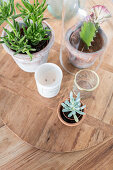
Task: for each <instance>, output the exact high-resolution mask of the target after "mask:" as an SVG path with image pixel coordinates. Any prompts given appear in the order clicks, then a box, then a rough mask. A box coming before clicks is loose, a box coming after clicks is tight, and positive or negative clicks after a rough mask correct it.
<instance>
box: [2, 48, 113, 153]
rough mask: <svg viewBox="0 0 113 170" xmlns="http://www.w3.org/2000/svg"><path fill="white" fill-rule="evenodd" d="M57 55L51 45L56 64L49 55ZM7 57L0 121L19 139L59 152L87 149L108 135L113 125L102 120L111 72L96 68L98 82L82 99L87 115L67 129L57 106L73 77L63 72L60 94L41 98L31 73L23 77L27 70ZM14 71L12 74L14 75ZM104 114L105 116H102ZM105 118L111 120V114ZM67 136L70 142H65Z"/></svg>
mask: <svg viewBox="0 0 113 170" xmlns="http://www.w3.org/2000/svg"><path fill="white" fill-rule="evenodd" d="M58 54H59V52H57V51H56V50H55V48H53V50H51V54H50V58H49V60H50V61H51V62H53V63H57V64H58V65H60V63H59V59H58V58H57V57H56V58H53V57H52V56H58ZM8 58H9V56H7V54H6V55H5V59H6V60H7V65H11V67H12V68H13V71H12V70H11V71H10V69H11V67H9V68H8V71H6V72H5V75H4V71H5V69H6V65H5V68H4V65H3V66H2V67H1V68H2V69H1V72H0V74H1V75H0V87H1V88H0V100H1V102H0V108H1V109H0V110H1V113H2V116H1V117H2V119H3V122H4V123H5V124H6V125H7V126H8V127H9V128H10V129H11V130H12V131H13V132H14V133H15V134H16V135H18V136H19V137H20V138H21V139H23V140H24V141H26V142H28V143H30V144H31V145H33V146H35V147H37V148H38V149H42V150H45V151H49V152H55V153H60V152H73V151H78V150H84V149H88V148H90V147H92V146H95V145H97V144H99V143H100V142H103V141H104V140H106V139H107V138H108V137H111V135H112V134H113V126H112V124H110V123H109V121H107V122H106V121H104V120H103V117H105V115H106V109H107V108H108V105H109V102H111V95H112V94H111V91H113V86H112V82H113V74H112V73H111V72H108V71H106V70H104V69H99V71H98V74H99V76H100V85H99V87H98V89H97V90H96V91H95V92H94V94H93V96H92V97H91V98H89V99H87V100H85V101H84V103H86V104H87V115H89V116H86V121H84V122H83V124H81V125H80V126H77V127H73V128H69V127H66V126H65V125H63V124H62V123H61V122H60V121H59V119H58V117H57V106H58V104H59V102H60V101H61V100H62V99H64V98H66V97H67V96H68V95H69V91H70V90H71V89H72V86H73V79H74V77H73V76H71V75H70V74H68V73H66V72H63V73H64V77H63V82H62V87H61V91H60V93H59V94H58V96H57V97H54V98H52V99H45V98H43V97H41V96H40V95H39V94H38V92H37V88H36V84H35V81H34V75H33V74H31V75H30V74H29V75H28V76H27V77H26V76H25V75H27V73H24V72H23V71H22V70H20V69H18V70H17V65H16V64H15V63H14V62H13V61H12V60H10V59H8ZM8 60H9V63H8ZM15 70H16V75H15V76H14V72H15ZM9 72H10V75H9V74H8V73H9ZM20 75H21V80H22V81H21V83H20ZM24 77H25V78H24ZM14 79H16V81H14ZM18 79H19V80H18ZM27 81H28V83H29V84H31V82H32V87H33V88H31V86H29V87H27V86H26V83H27ZM108 82H109V83H108ZM106 86H107V89H106ZM103 91H104V93H103ZM106 117H108V116H107V115H106ZM109 119H110V120H112V119H113V116H112V115H111V114H110V116H109ZM106 120H107V118H106ZM106 129H107V130H106ZM69 139H70V142H69V143H68V142H66V141H68V140H69Z"/></svg>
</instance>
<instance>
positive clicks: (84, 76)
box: [73, 69, 99, 98]
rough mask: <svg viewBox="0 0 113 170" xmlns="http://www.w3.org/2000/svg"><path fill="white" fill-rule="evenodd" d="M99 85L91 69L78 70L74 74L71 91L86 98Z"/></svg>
mask: <svg viewBox="0 0 113 170" xmlns="http://www.w3.org/2000/svg"><path fill="white" fill-rule="evenodd" d="M98 85H99V77H98V75H97V73H96V72H94V71H93V70H88V69H84V70H80V71H78V72H77V73H76V74H75V79H74V86H73V91H74V93H75V95H77V94H78V93H79V92H80V94H81V98H88V97H90V96H91V95H92V92H93V91H94V90H95V89H96V88H97V87H98Z"/></svg>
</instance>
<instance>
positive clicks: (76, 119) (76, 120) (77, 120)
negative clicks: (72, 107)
mask: <svg viewBox="0 0 113 170" xmlns="http://www.w3.org/2000/svg"><path fill="white" fill-rule="evenodd" d="M74 119H75V122H79V119H78V117H77V116H76V114H75V115H74Z"/></svg>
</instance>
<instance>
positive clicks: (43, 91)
mask: <svg viewBox="0 0 113 170" xmlns="http://www.w3.org/2000/svg"><path fill="white" fill-rule="evenodd" d="M62 77H63V74H62V70H61V69H60V67H58V66H57V65H56V64H53V63H45V64H42V65H40V66H39V67H38V68H37V70H36V72H35V80H36V84H37V89H38V92H39V94H40V95H41V96H43V97H46V98H51V97H54V96H56V95H57V94H58V93H59V90H60V86H61V82H62Z"/></svg>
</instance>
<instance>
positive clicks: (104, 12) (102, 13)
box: [91, 5, 111, 23]
mask: <svg viewBox="0 0 113 170" xmlns="http://www.w3.org/2000/svg"><path fill="white" fill-rule="evenodd" d="M91 11H92V14H91V15H92V20H93V21H94V23H102V22H104V21H105V20H106V19H107V18H110V17H111V14H110V12H109V11H108V9H107V8H106V7H105V6H103V5H96V6H94V7H92V9H91Z"/></svg>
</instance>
